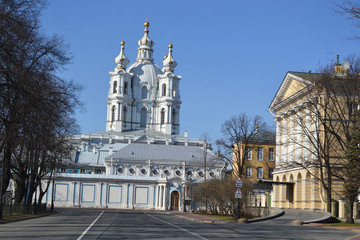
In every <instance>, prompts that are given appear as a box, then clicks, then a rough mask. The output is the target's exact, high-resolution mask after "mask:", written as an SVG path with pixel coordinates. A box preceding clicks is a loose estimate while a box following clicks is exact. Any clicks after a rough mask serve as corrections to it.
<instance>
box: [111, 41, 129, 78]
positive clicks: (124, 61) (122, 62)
mask: <svg viewBox="0 0 360 240" xmlns="http://www.w3.org/2000/svg"><path fill="white" fill-rule="evenodd" d="M124 46H125V42H124V40H122V41H121V50H120V54H119V56H117V57H116V58H115V63H116V64H117V66H116V68H115V70H114V71H117V70H120V69H124V70H125V69H126V65H128V64H129V62H130V60H129V59H128V58H127V57H126V55H125V51H124V49H125V47H124Z"/></svg>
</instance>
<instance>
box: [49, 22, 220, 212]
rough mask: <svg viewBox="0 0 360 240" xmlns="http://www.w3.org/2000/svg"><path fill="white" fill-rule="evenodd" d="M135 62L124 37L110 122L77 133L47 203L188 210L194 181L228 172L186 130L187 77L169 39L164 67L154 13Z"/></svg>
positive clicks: (109, 99) (112, 76) (113, 79)
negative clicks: (183, 86)
mask: <svg viewBox="0 0 360 240" xmlns="http://www.w3.org/2000/svg"><path fill="white" fill-rule="evenodd" d="M144 26H145V30H144V36H143V37H142V38H141V39H140V40H139V42H138V44H139V48H138V50H137V51H138V55H137V58H136V61H135V63H133V64H132V65H131V66H129V67H127V65H128V64H129V62H130V61H129V59H128V58H127V57H126V55H125V52H124V49H125V47H124V46H125V42H124V41H122V42H121V51H120V54H119V55H118V56H117V57H116V58H115V63H116V64H117V66H116V68H115V69H114V71H112V72H110V82H109V84H110V87H109V93H108V97H107V102H108V103H107V121H106V130H105V131H99V132H94V133H90V134H82V135H81V136H74V137H72V141H73V142H74V144H75V145H76V146H77V151H76V154H74V160H73V162H72V164H70V165H69V166H70V167H67V168H62V169H58V172H57V174H56V175H55V181H54V186H50V187H49V190H48V192H47V195H46V203H47V204H49V205H50V204H51V201H52V199H53V201H54V205H55V207H85V208H87V207H88V208H120V209H125V208H128V209H158V210H184V207H185V205H186V204H189V202H190V201H191V191H192V188H193V186H194V183H200V182H202V181H204V180H205V179H212V178H222V177H223V176H224V171H225V164H224V161H222V159H221V158H220V157H218V156H217V155H215V154H214V153H213V152H212V151H211V150H210V149H209V145H208V144H207V143H206V142H205V141H203V140H196V139H189V138H188V136H187V133H186V132H185V134H184V136H181V135H179V130H180V123H179V119H180V105H181V100H180V90H179V89H180V88H179V85H180V79H181V76H177V75H175V74H174V68H175V67H176V65H177V63H176V61H175V60H174V58H173V56H172V48H173V45H172V44H171V43H170V44H169V52H168V55H167V56H165V59H164V61H163V68H162V69H160V68H159V67H158V66H157V65H156V64H155V63H154V59H153V51H154V50H153V46H154V42H153V41H152V40H151V39H150V38H149V30H148V28H149V26H150V24H149V23H148V21H146V22H145V24H144Z"/></svg>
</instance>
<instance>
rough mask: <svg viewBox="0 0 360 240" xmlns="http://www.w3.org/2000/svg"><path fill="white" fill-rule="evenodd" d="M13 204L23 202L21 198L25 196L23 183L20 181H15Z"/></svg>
mask: <svg viewBox="0 0 360 240" xmlns="http://www.w3.org/2000/svg"><path fill="white" fill-rule="evenodd" d="M15 184H16V185H15V189H16V191H15V199H14V201H15V203H16V204H20V203H21V202H22V201H23V198H24V196H25V189H26V187H25V182H24V181H21V180H20V179H15Z"/></svg>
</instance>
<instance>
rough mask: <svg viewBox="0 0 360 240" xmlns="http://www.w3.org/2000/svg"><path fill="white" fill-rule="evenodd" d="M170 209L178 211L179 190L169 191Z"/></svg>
mask: <svg viewBox="0 0 360 240" xmlns="http://www.w3.org/2000/svg"><path fill="white" fill-rule="evenodd" d="M171 210H172V211H179V192H178V191H173V192H172V193H171Z"/></svg>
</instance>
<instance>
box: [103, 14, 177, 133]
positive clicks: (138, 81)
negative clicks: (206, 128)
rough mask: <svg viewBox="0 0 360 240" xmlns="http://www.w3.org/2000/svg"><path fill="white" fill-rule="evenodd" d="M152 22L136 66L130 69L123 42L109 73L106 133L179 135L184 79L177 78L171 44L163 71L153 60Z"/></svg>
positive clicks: (143, 39) (147, 27)
mask: <svg viewBox="0 0 360 240" xmlns="http://www.w3.org/2000/svg"><path fill="white" fill-rule="evenodd" d="M149 26H150V24H149V22H148V21H146V22H145V24H144V27H145V30H144V35H143V37H142V38H141V39H140V40H139V41H138V45H139V48H138V49H137V51H138V54H137V58H136V61H135V63H133V64H132V65H131V66H130V67H128V68H127V67H126V66H127V65H128V64H129V62H130V61H129V59H128V58H127V57H126V55H125V51H124V49H125V42H124V41H122V42H121V50H120V54H119V55H118V56H117V57H116V58H115V63H116V64H117V66H116V68H115V69H114V71H113V72H110V73H109V74H110V82H109V85H110V86H109V93H108V97H107V101H108V104H107V121H106V130H107V131H110V130H114V131H119V132H123V131H130V130H140V129H143V130H151V131H156V132H161V133H165V134H179V131H180V121H179V119H180V105H181V101H180V91H179V89H180V88H179V84H180V79H181V76H176V75H175V74H174V69H175V67H176V66H177V63H176V61H175V60H174V58H173V56H172V49H173V45H172V43H171V42H170V44H169V46H168V54H167V55H166V56H165V58H164V61H163V68H162V69H160V68H159V67H158V66H157V65H156V64H155V63H154V59H153V51H154V50H153V48H152V47H153V46H154V42H153V41H152V40H151V39H150V38H149Z"/></svg>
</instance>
